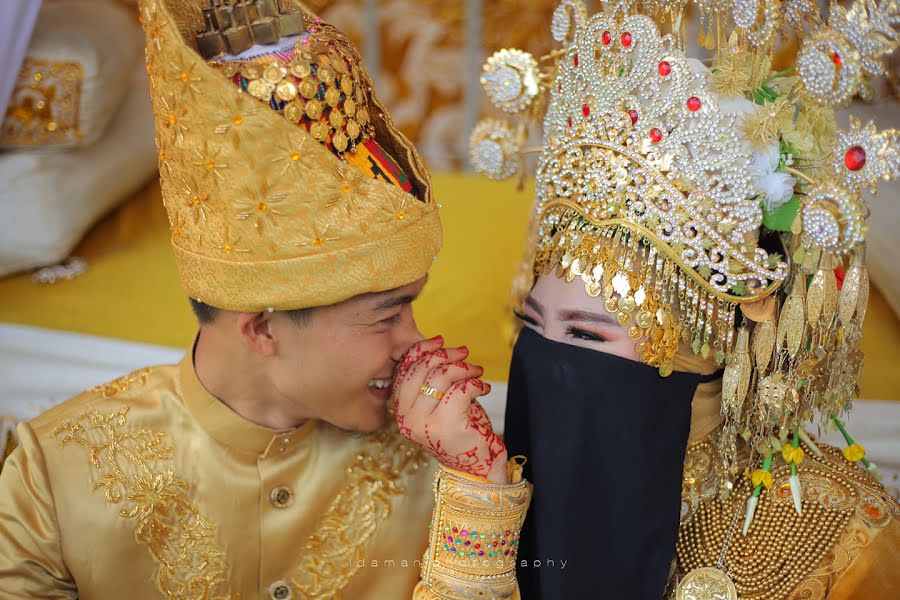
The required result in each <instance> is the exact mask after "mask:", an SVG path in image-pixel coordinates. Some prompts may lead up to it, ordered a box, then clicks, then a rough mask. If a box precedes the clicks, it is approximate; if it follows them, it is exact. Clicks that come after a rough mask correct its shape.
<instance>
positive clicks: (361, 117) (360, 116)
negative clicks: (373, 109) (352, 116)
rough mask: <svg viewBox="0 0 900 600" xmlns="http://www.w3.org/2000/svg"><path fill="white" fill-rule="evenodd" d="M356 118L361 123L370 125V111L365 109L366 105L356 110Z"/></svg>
mask: <svg viewBox="0 0 900 600" xmlns="http://www.w3.org/2000/svg"><path fill="white" fill-rule="evenodd" d="M356 120H357V121H359V124H360V125H368V123H369V111H368V110H366V109H365V107H363V108H360V109H359V110H357V111H356Z"/></svg>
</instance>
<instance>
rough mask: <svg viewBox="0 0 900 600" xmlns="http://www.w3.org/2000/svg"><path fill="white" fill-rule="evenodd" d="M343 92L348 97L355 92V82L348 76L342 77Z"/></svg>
mask: <svg viewBox="0 0 900 600" xmlns="http://www.w3.org/2000/svg"><path fill="white" fill-rule="evenodd" d="M341 91H342V92H344V93H345V94H348V95H349V94H350V92H352V91H353V80H352V79H350V78H349V77H347V76H346V75H344V76H343V77H341Z"/></svg>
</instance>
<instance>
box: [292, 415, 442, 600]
mask: <svg viewBox="0 0 900 600" xmlns="http://www.w3.org/2000/svg"><path fill="white" fill-rule="evenodd" d="M427 464H428V459H427V457H426V455H425V453H424V452H423V451H422V450H421V449H419V448H416V447H415V446H413V445H412V444H410V443H409V442H407V441H406V440H405V439H403V438H402V437H401V436H400V435H399V433H397V430H396V427H392V426H389V427H388V428H387V429H384V430H382V431H380V432H378V433H375V434H373V435H372V436H371V439H370V441H369V443H368V448H367V450H366V451H365V452H360V453H359V454H358V455H357V457H356V460H355V461H354V462H353V464H352V465H351V466H350V467H349V468H348V471H349V480H348V481H347V485H346V486H345V487H344V488H343V489H342V490H341V492H340V493H339V494H338V495H337V496H336V497H335V499H334V500H333V501H332V502H331V505H330V506H329V507H328V509H327V510H326V511H325V513H324V514H323V515H322V516H321V517H320V519H319V522H318V525H317V527H316V529H315V532H314V533H313V534H312V535H310V536H309V540H308V541H307V543H306V545H305V546H304V549H303V552H302V553H301V555H302V556H303V558H302V559H301V566H300V567H299V569H298V571H297V573H296V574H295V575H294V577H293V578H292V579H291V584H292V585H293V587H294V591H295V592H297V593H299V594H300V597H302V598H306V599H308V600H325V599H326V598H335V597H339V595H340V592H341V590H342V589H344V588H345V587H346V586H347V584H348V583H349V582H350V579H351V578H352V577H353V576H354V575H355V574H356V573H357V572H358V571H359V567H358V566H357V565H358V564H359V563H358V561H360V560H363V559H364V558H365V553H366V549H367V548H368V546H369V543H370V542H371V540H372V538H373V537H374V535H375V532H376V529H377V527H378V523H379V522H381V521H384V520H385V519H387V518H388V517H389V516H390V514H391V503H392V499H393V498H395V497H396V496H399V495H401V494H403V493H404V492H405V491H406V480H407V479H408V477H410V476H411V475H412V474H413V473H414V472H416V471H418V470H419V469H421V468H424V467H425V466H426V465H427ZM348 565H350V566H349V567H348Z"/></svg>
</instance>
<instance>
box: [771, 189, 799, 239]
mask: <svg viewBox="0 0 900 600" xmlns="http://www.w3.org/2000/svg"><path fill="white" fill-rule="evenodd" d="M799 210H800V199H799V198H797V196H796V195H795V196H792V197H791V199H790V200H788V201H787V202H785V203H784V204H782V205H781V206H779V207H778V208H776V209H775V210H767V211H764V212H763V225H765V227H766V229H768V230H770V231H790V230H791V224H792V223H793V222H794V219H795V218H797V211H799Z"/></svg>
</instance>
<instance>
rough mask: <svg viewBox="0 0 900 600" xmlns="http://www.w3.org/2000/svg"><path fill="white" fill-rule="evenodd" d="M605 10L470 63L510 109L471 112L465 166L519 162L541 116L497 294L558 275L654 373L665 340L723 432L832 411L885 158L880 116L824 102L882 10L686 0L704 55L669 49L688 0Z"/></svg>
mask: <svg viewBox="0 0 900 600" xmlns="http://www.w3.org/2000/svg"><path fill="white" fill-rule="evenodd" d="M607 4H608V6H607V7H606V10H604V11H603V12H600V13H598V14H595V15H593V16H590V15H589V14H588V11H587V9H586V7H585V5H584V3H583V2H582V1H580V0H564V1H563V2H561V3H560V5H559V7H558V8H557V10H556V12H555V13H554V17H553V22H552V24H551V31H552V33H553V36H554V38H555V39H556V40H557V41H558V42H560V43H561V44H562V48H561V49H559V50H556V51H555V52H553V53H552V54H551V55H549V56H547V57H543V58H542V59H540V60H536V59H535V58H534V57H532V56H531V55H529V54H527V53H525V52H522V51H519V50H509V49H506V50H501V51H499V52H497V53H496V54H495V55H494V56H493V57H491V59H489V60H488V62H487V63H486V64H485V66H484V75H483V76H482V84H483V85H484V88H485V90H486V92H487V94H488V96H489V97H490V99H491V101H492V102H493V104H494V105H495V106H496V107H497V108H499V109H500V110H502V111H504V112H506V113H510V114H512V115H515V117H516V119H517V120H518V121H519V122H518V124H517V125H510V124H508V123H506V122H504V121H500V120H494V119H490V120H486V121H483V122H482V123H481V124H479V126H478V127H477V128H476V129H475V131H474V132H473V135H472V138H471V156H472V161H473V164H474V165H475V167H476V169H477V170H479V171H481V172H483V173H485V174H486V175H488V176H490V177H494V178H504V177H509V176H512V175H515V174H516V173H520V172H521V170H522V165H523V161H522V156H523V154H524V151H523V147H524V142H525V140H526V139H527V137H528V132H529V128H530V127H531V126H533V125H535V124H538V123H542V124H543V147H542V151H541V156H540V159H539V163H538V169H537V176H536V184H535V190H536V201H535V210H534V212H533V214H532V223H531V234H532V237H531V239H530V240H529V248H528V252H527V256H526V261H525V263H526V266H525V271H524V272H523V276H522V277H520V278H519V280H518V281H517V282H516V288H517V289H516V294H517V301H521V300H523V299H524V296H525V295H526V294H527V293H528V291H529V290H530V288H531V284H532V282H533V279H534V277H535V276H538V275H541V274H544V273H548V272H550V271H552V270H556V273H557V275H559V276H560V277H564V278H566V279H567V280H569V281H571V280H574V279H575V278H580V279H582V281H583V282H584V285H585V289H586V291H587V293H588V294H589V295H591V296H595V297H599V298H602V301H603V303H604V305H605V307H606V309H607V310H609V311H610V312H612V313H614V314H616V316H617V319H618V321H619V323H620V324H621V325H623V326H624V327H626V328H627V329H628V334H629V335H630V336H631V337H632V339H634V340H635V342H636V343H637V348H638V351H639V355H640V357H641V360H643V361H644V362H646V363H648V364H650V365H653V366H658V367H659V368H660V372H661V374H663V375H666V374H668V373H669V372H671V370H672V369H673V367H674V358H675V354H676V353H678V352H679V350H680V349H681V348H682V347H683V346H684V345H690V347H691V348H692V350H693V352H694V353H696V354H701V355H703V356H704V357H707V356H708V357H710V358H715V360H716V361H717V362H719V363H720V364H723V365H725V375H724V381H723V412H724V413H725V415H726V429H727V431H728V432H729V433H730V434H731V435H730V436H726V437H730V438H731V439H734V437H735V436H736V435H738V434H743V435H744V436H745V437H747V439H752V440H754V442H755V443H756V442H759V443H760V444H768V441H769V439H770V438H769V437H768V436H770V434H771V433H772V431H773V430H775V431H778V430H779V429H782V430H783V429H784V428H792V427H795V426H796V425H797V423H798V422H800V421H802V420H806V419H809V418H811V417H812V416H813V415H814V414H815V413H816V412H818V413H820V414H822V415H824V416H825V417H832V416H836V415H837V414H839V413H840V412H842V411H844V410H846V409H847V408H849V403H850V400H851V398H852V397H853V396H854V394H855V389H856V383H857V380H858V378H859V372H860V370H861V366H862V355H861V352H860V350H859V339H860V336H861V330H862V320H863V317H864V315H865V308H866V303H867V300H868V276H867V273H866V270H865V266H864V260H863V252H864V236H865V218H866V217H867V216H868V207H867V203H866V200H865V198H864V197H863V196H862V190H863V189H870V190H873V191H874V187H875V184H876V182H877V180H878V179H880V178H886V177H888V176H892V175H893V174H894V173H895V172H897V170H898V168H900V159H898V154H897V150H896V148H897V146H896V137H897V134H896V132H894V131H885V132H879V131H878V130H876V129H875V127H874V125H873V124H871V123H870V124H868V125H866V126H865V127H863V126H861V125H860V124H859V123H858V122H857V121H855V120H851V127H850V129H849V130H848V131H840V130H839V129H838V128H837V126H836V124H835V120H834V112H833V110H832V109H831V106H832V105H837V104H841V103H846V102H847V101H848V100H849V99H850V98H851V97H852V96H853V95H855V94H857V93H859V94H862V95H864V96H865V95H869V92H870V90H871V83H870V81H869V78H871V77H873V76H877V75H879V74H881V73H882V68H881V66H880V63H879V60H880V59H881V58H883V57H884V56H885V55H886V54H887V53H889V52H890V51H892V50H893V49H894V48H895V47H896V46H897V44H898V36H897V33H896V31H895V30H894V27H895V26H896V24H897V23H898V22H900V4H898V3H897V1H896V0H883V1H882V2H880V3H877V2H875V1H874V0H868V1H867V0H858V1H857V2H855V3H854V4H853V5H852V6H851V7H850V8H849V9H843V8H840V7H836V8H834V9H832V11H831V17H830V20H829V21H828V22H827V23H825V22H823V21H822V19H821V18H820V16H819V14H818V8H817V7H816V6H815V5H814V4H812V3H810V2H802V1H799V0H789V1H782V2H777V1H772V0H735V1H734V2H729V3H711V2H708V1H702V2H701V1H699V0H698V1H697V4H698V8H699V11H700V15H701V35H700V37H701V39H700V44H701V45H702V46H705V47H706V48H707V49H709V50H715V52H714V58H713V59H712V61H711V63H712V64H711V67H712V68H711V69H710V68H707V67H706V66H704V65H703V64H702V63H700V61H697V60H694V59H691V58H688V57H687V56H686V55H685V51H684V49H683V48H684V42H683V31H682V22H683V19H682V16H683V11H684V9H685V5H686V2H684V1H681V2H668V1H666V2H663V1H662V0H654V1H650V2H642V3H631V2H620V3H612V2H610V3H607ZM662 28H668V29H670V30H671V31H670V33H668V34H663V33H661V32H660V29H662ZM791 36H793V37H796V38H797V39H798V40H800V41H801V42H802V44H801V46H800V50H799V52H798V53H797V55H796V57H794V60H793V64H794V66H792V67H790V68H788V69H786V70H784V69H782V70H780V71H777V70H775V69H774V68H773V66H772V65H773V57H774V55H775V53H776V47H775V46H776V41H777V40H778V39H779V38H785V37H791ZM542 67H543V68H542ZM839 278H840V279H841V280H842V282H841V283H840V284H839V281H838V280H839ZM748 400H749V401H748ZM732 447H733V444H732Z"/></svg>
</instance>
